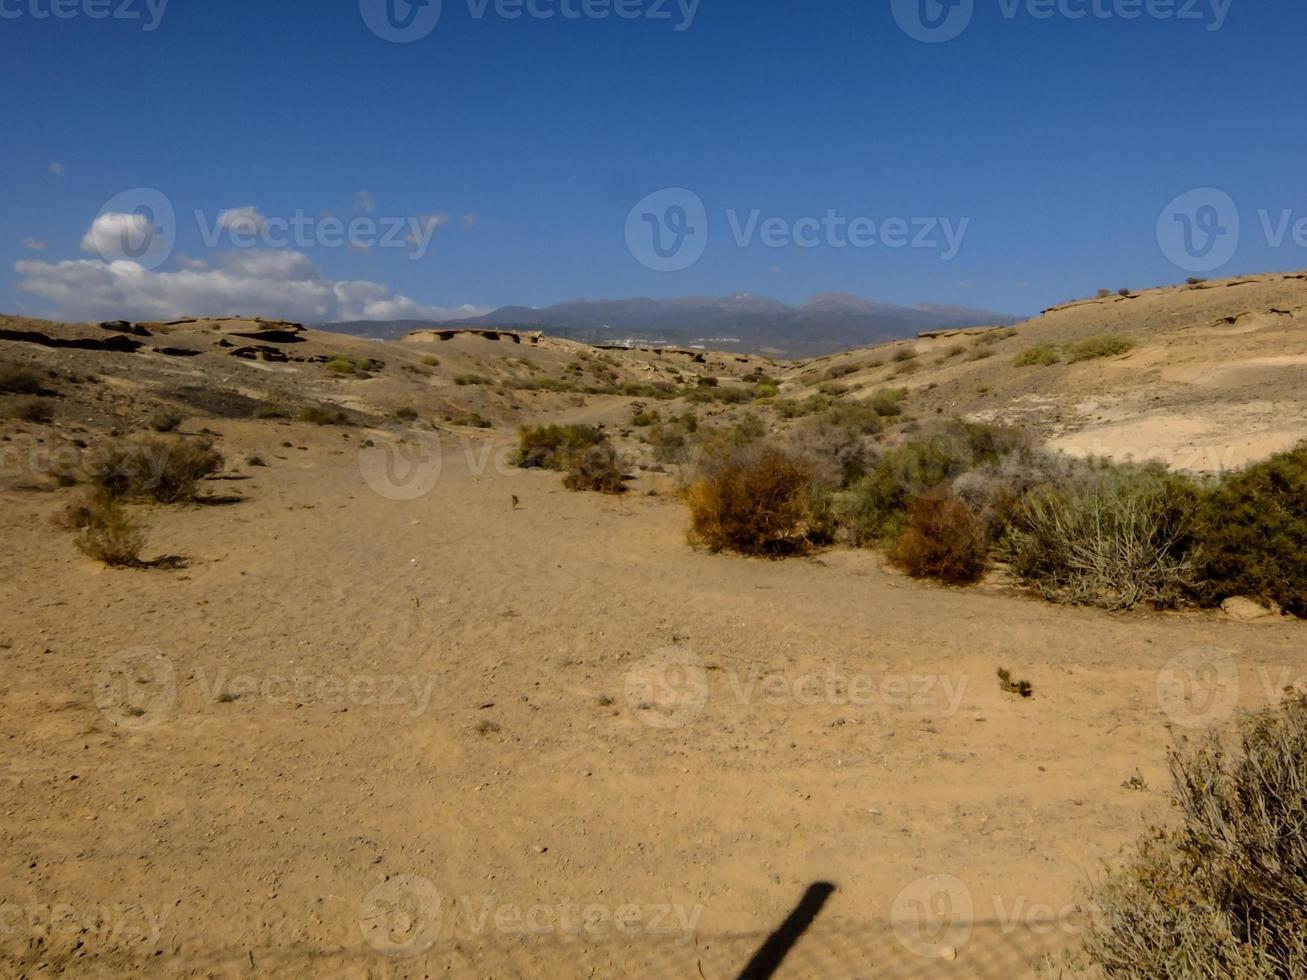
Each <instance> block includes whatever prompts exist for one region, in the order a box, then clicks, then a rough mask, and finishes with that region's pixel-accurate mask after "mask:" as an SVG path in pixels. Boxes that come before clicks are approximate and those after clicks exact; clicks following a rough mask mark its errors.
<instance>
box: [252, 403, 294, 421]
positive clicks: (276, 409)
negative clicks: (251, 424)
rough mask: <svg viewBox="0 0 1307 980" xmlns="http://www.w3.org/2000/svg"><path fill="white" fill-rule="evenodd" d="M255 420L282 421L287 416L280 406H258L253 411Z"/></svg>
mask: <svg viewBox="0 0 1307 980" xmlns="http://www.w3.org/2000/svg"><path fill="white" fill-rule="evenodd" d="M254 417H255V418H256V419H284V418H288V417H289V416H288V414H287V412H286V410H285V409H284V408H282V407H281V406H280V405H260V406H259V407H258V408H256V409H255V410H254Z"/></svg>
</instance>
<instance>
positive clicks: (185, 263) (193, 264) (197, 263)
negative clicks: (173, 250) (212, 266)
mask: <svg viewBox="0 0 1307 980" xmlns="http://www.w3.org/2000/svg"><path fill="white" fill-rule="evenodd" d="M177 261H178V262H180V263H181V264H182V268H183V269H190V270H191V271H192V272H198V271H199V270H200V269H207V268H208V267H209V263H208V262H205V261H204V259H193V258H191V257H190V256H189V255H179V256H177Z"/></svg>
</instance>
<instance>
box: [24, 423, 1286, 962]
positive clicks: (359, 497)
mask: <svg viewBox="0 0 1307 980" xmlns="http://www.w3.org/2000/svg"><path fill="white" fill-rule="evenodd" d="M217 427H218V428H220V429H221V430H222V431H223V433H224V435H225V439H226V440H227V442H228V443H236V442H238V444H239V445H240V446H242V447H244V448H248V449H251V450H257V451H259V452H260V453H261V454H262V455H264V457H265V458H266V459H267V461H268V463H269V464H270V465H269V467H268V468H266V469H249V468H245V469H244V472H245V474H247V475H248V476H249V477H250V479H247V480H238V481H231V482H224V483H221V484H214V487H215V491H216V492H221V493H227V494H230V493H235V494H238V495H240V496H242V497H245V498H246V500H245V502H243V503H236V504H231V505H227V506H203V507H199V506H191V507H182V508H172V509H155V510H153V511H151V512H150V516H149V521H150V525H151V527H152V535H151V547H150V549H148V550H149V551H150V552H151V553H153V552H175V553H181V554H184V555H186V556H188V557H189V558H190V559H191V565H190V567H189V568H188V569H187V570H185V571H182V572H172V573H169V572H162V571H136V570H104V569H102V568H100V567H98V566H96V565H95V564H93V563H91V562H89V561H87V560H85V559H83V558H82V557H81V556H80V555H78V554H77V552H76V551H75V550H74V549H73V547H72V545H71V543H70V541H69V539H68V537H67V535H65V534H63V533H57V532H54V531H52V529H51V528H50V527H49V526H48V524H47V520H48V517H49V515H50V514H52V513H53V512H54V511H55V510H56V509H57V508H58V507H59V506H60V504H61V502H62V500H63V499H64V497H65V494H66V492H61V493H54V494H50V493H47V494H38V493H22V492H13V491H6V492H4V493H3V494H0V498H2V500H3V503H2V507H3V510H2V513H3V515H4V517H3V520H4V523H5V533H6V537H7V539H8V547H6V548H5V549H4V552H3V554H2V555H0V606H2V607H3V609H4V610H5V616H4V619H3V623H2V625H0V664H2V665H3V670H0V786H3V792H2V793H0V812H2V814H3V819H2V820H0V974H3V975H5V976H45V975H53V974H57V973H61V972H63V973H67V974H69V975H77V976H119V975H124V974H125V973H127V972H129V971H130V972H133V973H137V974H143V975H160V976H194V977H200V976H231V977H238V976H274V975H275V976H303V977H309V976H351V977H389V976H397V977H398V976H402V977H409V976H412V977H421V976H435V975H442V976H443V975H448V976H470V977H472V976H475V977H505V976H523V977H528V976H529V977H539V976H547V977H552V976H557V977H575V976H605V977H608V976H611V977H618V976H648V977H694V976H701V977H704V978H710V980H715V978H727V977H734V976H737V975H738V974H739V973H740V971H741V970H742V969H743V968H744V966H745V964H746V963H747V962H748V961H749V959H750V957H751V956H753V955H754V953H755V952H756V951H757V950H758V948H759V947H760V946H761V945H762V944H763V942H764V941H765V940H766V939H767V937H768V935H769V933H771V932H772V930H774V929H776V928H777V927H778V926H779V925H780V924H781V922H782V920H784V919H785V917H786V916H787V915H788V914H789V913H790V912H791V910H792V909H793V908H794V907H795V906H796V904H797V903H798V902H799V901H800V899H801V897H802V896H803V895H804V893H805V890H807V889H808V888H809V887H810V886H812V885H814V883H818V882H829V883H831V884H832V885H834V886H835V890H834V892H833V893H832V894H831V895H830V896H829V897H828V899H827V900H826V902H825V904H824V906H823V907H822V908H821V910H820V912H819V914H817V915H816V918H815V921H814V923H813V925H812V927H811V928H810V929H809V930H808V931H807V933H806V934H805V935H803V936H802V938H801V939H799V940H798V942H797V945H795V947H794V948H793V949H792V950H791V951H790V952H789V955H788V956H787V957H786V959H785V961H784V964H783V966H782V967H781V969H780V972H778V973H777V974H776V975H777V976H782V977H915V976H933V975H940V976H958V977H1004V978H1006V977H1013V976H1021V975H1023V973H1024V972H1026V971H1028V970H1029V968H1030V967H1031V965H1032V964H1035V963H1037V962H1038V961H1039V959H1040V956H1041V954H1042V953H1044V952H1046V951H1053V952H1057V951H1059V950H1061V949H1062V948H1065V947H1067V946H1071V945H1074V943H1075V942H1076V939H1077V937H1078V935H1079V933H1080V930H1081V929H1082V928H1083V923H1084V915H1083V912H1082V911H1081V910H1080V909H1079V906H1078V904H1077V903H1078V902H1079V901H1080V900H1081V899H1082V897H1083V888H1084V886H1085V884H1086V883H1087V882H1089V881H1091V880H1092V879H1093V878H1094V877H1095V876H1096V875H1097V874H1098V873H1099V871H1100V869H1101V867H1102V862H1104V861H1107V860H1111V859H1113V858H1114V857H1116V856H1117V855H1118V853H1119V851H1120V849H1121V847H1122V846H1123V845H1125V844H1126V843H1127V842H1128V841H1130V840H1132V839H1134V838H1135V837H1136V836H1137V835H1138V834H1139V833H1140V832H1141V831H1142V830H1144V828H1145V827H1146V826H1147V825H1148V824H1149V823H1150V822H1155V821H1158V820H1163V819H1166V818H1167V815H1168V805H1167V803H1166V799H1165V787H1166V772H1165V747H1166V744H1167V743H1168V741H1169V739H1170V738H1171V737H1172V735H1173V734H1176V733H1181V734H1182V733H1185V732H1190V731H1195V730H1198V729H1199V728H1201V727H1202V726H1205V725H1207V724H1211V723H1217V722H1223V721H1226V720H1228V718H1229V717H1230V713H1231V711H1232V710H1233V708H1234V704H1235V702H1236V701H1237V702H1238V703H1239V704H1242V705H1244V706H1248V707H1251V706H1255V705H1260V704H1263V703H1266V701H1267V700H1268V699H1270V698H1273V697H1274V696H1275V692H1276V691H1278V690H1281V689H1283V687H1284V686H1285V684H1286V683H1290V682H1293V681H1296V680H1297V679H1298V677H1299V675H1302V674H1304V673H1307V666H1304V664H1303V660H1302V653H1301V651H1302V636H1303V634H1302V631H1301V626H1300V625H1298V624H1291V623H1287V622H1277V623H1273V624H1271V625H1261V626H1258V625H1253V626H1240V625H1235V624H1233V623H1230V622H1228V621H1226V620H1225V619H1224V618H1222V617H1221V616H1220V615H1212V614H1182V615H1181V614H1177V615H1152V614H1139V613H1137V614H1129V615H1119V616H1117V615H1109V614H1106V613H1102V612H1099V611H1091V610H1073V609H1065V608H1059V607H1054V606H1051V605H1046V604H1043V603H1040V602H1037V601H1033V600H1030V599H1026V598H1022V597H1016V596H1012V595H1006V594H998V593H997V591H996V590H989V591H986V590H983V589H971V590H963V591H959V590H949V589H944V588H938V587H932V586H928V585H922V584H918V583H915V582H912V581H909V580H907V579H905V578H903V577H901V576H898V575H896V574H894V573H892V572H890V571H887V570H885V569H883V568H881V567H880V562H879V561H878V559H877V558H876V556H875V555H873V554H871V553H868V552H852V551H842V550H837V551H833V552H829V553H827V554H824V555H821V556H819V557H816V558H814V559H811V560H797V561H789V562H783V563H768V562H763V561H754V560H748V559H742V558H735V557H728V556H711V555H707V554H704V553H701V552H696V551H694V550H692V549H690V548H689V547H688V546H687V544H686V540H685V519H684V515H683V511H682V509H681V507H680V505H679V504H678V503H677V502H676V501H675V500H674V499H671V498H670V497H669V496H667V495H666V494H665V493H663V494H660V495H658V496H650V495H648V494H647V491H648V490H649V489H650V488H651V487H652V484H649V483H647V482H645V483H642V484H640V485H639V486H638V487H637V489H636V490H635V491H634V492H632V493H630V494H628V495H627V496H626V497H624V498H620V499H611V498H601V497H598V496H595V495H591V494H574V493H568V492H566V491H564V490H563V489H562V487H561V485H560V480H559V478H558V476H557V474H544V475H541V474H534V475H532V474H526V473H522V472H519V471H514V470H510V469H507V468H506V467H503V466H501V465H497V464H496V462H495V459H496V457H495V456H494V455H493V454H491V453H487V452H486V448H487V447H493V445H494V444H493V443H492V442H490V441H489V439H490V437H489V436H487V439H486V440H473V441H468V442H460V441H459V440H457V439H454V438H452V437H449V436H445V437H444V439H443V441H442V443H441V444H440V450H441V452H440V456H439V459H440V466H439V472H438V474H437V473H436V467H435V465H434V462H431V461H432V460H434V459H435V457H434V456H432V455H428V456H427V457H425V458H426V459H427V460H428V463H426V464H421V465H419V466H418V468H417V470H416V471H414V472H416V474H417V476H416V478H415V479H416V482H415V481H414V479H409V477H410V476H412V473H409V472H408V471H407V470H405V469H404V465H405V461H404V460H403V459H399V458H398V457H397V458H396V459H397V462H396V464H395V465H396V467H397V468H396V469H394V470H393V473H397V474H400V475H399V476H395V475H392V476H387V475H386V473H387V471H386V468H385V467H386V457H385V455H384V453H383V454H382V455H377V454H376V453H364V454H363V455H362V456H360V453H359V449H358V447H359V441H358V435H357V433H356V435H355V436H354V437H353V438H352V439H348V440H347V439H345V438H343V436H342V433H341V432H340V431H338V430H332V429H310V428H306V427H302V426H284V425H266V424H264V425H259V424H255V423H236V422H225V423H221V424H220V425H218V426H217ZM507 435H508V434H507V433H501V434H500V437H499V438H500V439H501V440H502V439H504V438H507ZM287 438H289V439H290V440H291V441H293V442H294V443H295V444H296V445H297V446H300V445H302V446H304V447H305V448H304V449H296V448H291V449H287V448H283V447H282V446H281V445H280V441H281V440H282V439H287ZM428 448H429V449H434V447H428ZM380 451H381V450H380V449H379V450H378V451H377V452H380ZM424 480H425V482H423V481H424ZM422 490H425V491H426V492H423V493H419V491H422ZM408 496H411V497H413V498H414V499H398V498H402V497H408ZM514 498H516V503H515V501H514ZM1000 666H1004V667H1008V668H1010V669H1011V670H1012V671H1013V672H1014V673H1015V674H1017V676H1018V677H1021V678H1028V679H1029V680H1030V681H1031V682H1032V683H1033V684H1034V690H1035V696H1034V697H1033V698H1032V699H1030V700H1021V699H1019V698H1016V697H1015V696H1013V695H1009V694H1006V693H1004V692H1003V691H1001V690H1000V689H999V686H998V684H997V681H996V679H995V670H996V668H998V667H1000ZM1132 777H1133V780H1134V781H1133V784H1132V785H1126V784H1127V783H1130V782H1131V781H1132Z"/></svg>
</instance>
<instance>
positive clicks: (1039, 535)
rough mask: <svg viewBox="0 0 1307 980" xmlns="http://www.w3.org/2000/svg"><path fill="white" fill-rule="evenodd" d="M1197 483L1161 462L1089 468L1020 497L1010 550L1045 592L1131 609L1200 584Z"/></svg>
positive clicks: (1170, 601)
mask: <svg viewBox="0 0 1307 980" xmlns="http://www.w3.org/2000/svg"><path fill="white" fill-rule="evenodd" d="M1198 502H1199V491H1198V488H1197V487H1196V486H1195V485H1194V484H1192V483H1191V482H1190V481H1189V480H1187V479H1186V478H1184V477H1181V476H1177V475H1175V474H1172V473H1168V472H1167V471H1166V470H1165V469H1163V468H1162V467H1157V466H1146V467H1126V466H1121V467H1117V466H1100V467H1097V468H1086V469H1084V470H1082V471H1080V472H1078V473H1076V474H1074V475H1073V476H1072V477H1071V478H1070V479H1068V480H1065V481H1063V482H1062V484H1061V485H1059V486H1052V485H1046V486H1041V487H1037V488H1036V489H1035V490H1033V491H1032V492H1031V493H1030V494H1028V495H1027V496H1026V498H1025V499H1024V500H1023V501H1022V502H1021V505H1020V506H1019V507H1018V508H1017V512H1016V515H1015V518H1014V526H1013V529H1012V532H1011V533H1010V535H1009V536H1008V539H1007V542H1006V549H1007V552H1008V558H1009V560H1010V562H1011V564H1012V570H1013V572H1015V573H1016V574H1017V575H1018V576H1020V577H1021V578H1023V579H1025V580H1026V581H1027V582H1028V583H1030V584H1031V585H1033V586H1034V587H1035V588H1036V589H1037V590H1038V591H1039V592H1040V594H1042V595H1043V596H1044V597H1045V598H1047V599H1051V600H1053V601H1056V602H1070V603H1077V604H1085V605H1096V606H1102V607H1104V608H1106V609H1128V608H1131V607H1133V606H1137V605H1140V604H1143V603H1148V604H1151V605H1153V606H1157V607H1163V608H1165V607H1170V606H1174V605H1176V604H1177V603H1178V602H1179V601H1180V600H1181V599H1182V598H1184V597H1185V596H1186V595H1187V594H1189V593H1190V592H1191V590H1192V589H1193V588H1194V584H1195V578H1196V571H1197V561H1196V553H1195V548H1196V544H1197V541H1196V538H1195V533H1194V532H1195V520H1196V512H1197V508H1198Z"/></svg>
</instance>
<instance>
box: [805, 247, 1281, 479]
mask: <svg viewBox="0 0 1307 980" xmlns="http://www.w3.org/2000/svg"><path fill="white" fill-rule="evenodd" d="M1103 333H1117V334H1123V335H1125V336H1127V337H1129V338H1131V339H1132V340H1134V341H1135V343H1136V345H1137V346H1136V347H1135V349H1134V350H1132V351H1131V352H1130V353H1128V354H1126V355H1124V356H1120V357H1113V358H1108V359H1105V360H1096V361H1085V362H1081V363H1078V364H1068V363H1061V364H1055V365H1051V366H1046V367H1020V368H1019V367H1016V366H1014V364H1013V361H1014V359H1015V358H1016V356H1017V355H1018V354H1020V353H1021V352H1022V351H1024V350H1026V349H1028V348H1031V347H1034V346H1052V347H1061V346H1063V345H1066V344H1073V343H1076V342H1078V341H1082V340H1085V339H1087V338H1089V337H1092V336H1094V335H1097V334H1103ZM1000 335H1001V336H1004V337H1005V339H1002V340H1000V341H998V342H997V343H992V342H991V341H993V340H994V337H993V336H990V337H984V336H982V335H980V334H977V333H976V332H971V331H963V332H957V333H954V334H951V335H948V336H940V337H929V338H922V339H919V340H917V341H904V342H901V343H898V344H894V345H888V346H886V347H882V348H872V349H870V350H866V351H851V352H849V353H847V354H841V355H836V356H834V357H829V358H822V359H820V360H819V361H815V362H807V363H805V364H801V365H798V366H796V367H795V369H794V371H793V372H792V373H791V374H790V375H789V377H791V378H792V379H793V380H794V381H796V382H799V383H803V384H806V385H808V386H812V385H816V384H817V383H819V382H820V380H821V379H822V378H823V377H824V376H825V375H826V374H827V372H830V371H831V370H832V369H834V370H835V371H836V372H837V373H838V372H840V371H843V370H846V369H849V368H853V369H856V370H854V372H853V373H852V374H850V375H848V376H846V377H841V378H839V381H840V383H841V384H845V385H848V386H849V387H851V388H852V389H854V397H858V396H859V395H860V394H864V393H865V394H870V393H871V392H873V391H875V390H876V389H877V388H878V387H880V386H882V385H885V384H893V385H897V386H902V387H905V388H907V389H908V391H909V392H910V393H911V398H910V405H911V406H912V408H913V410H914V411H915V412H917V414H919V415H922V416H928V415H930V414H934V413H939V414H943V415H946V416H958V415H966V416H970V417H973V418H976V419H980V420H985V421H1001V422H1010V423H1017V424H1021V425H1025V426H1028V427H1031V428H1033V429H1036V430H1037V431H1039V432H1041V433H1042V434H1044V435H1045V436H1047V437H1048V438H1049V439H1050V442H1051V445H1052V446H1054V447H1055V448H1058V449H1061V450H1064V451H1066V452H1069V453H1073V454H1076V455H1081V456H1084V455H1097V456H1108V457H1111V458H1115V459H1118V460H1120V459H1127V458H1134V459H1157V460H1161V461H1162V462H1165V463H1166V464H1168V465H1170V466H1173V467H1179V468H1184V469H1190V470H1195V471H1201V472H1214V471H1218V470H1221V469H1231V468H1238V467H1241V466H1244V465H1246V464H1248V463H1250V462H1254V461H1256V460H1258V459H1261V458H1264V457H1265V456H1267V455H1270V454H1271V453H1274V452H1278V451H1280V450H1282V449H1287V448H1289V447H1291V446H1293V445H1294V444H1295V443H1297V442H1299V441H1301V440H1302V439H1303V438H1304V436H1307V273H1292V274H1267V275H1260V276H1248V277H1242V278H1238V279H1226V280H1220V281H1214V282H1210V283H1202V284H1200V285H1198V286H1174V287H1165V288H1160V289H1152V290H1147V291H1145V292H1141V293H1134V294H1131V295H1130V296H1128V297H1121V296H1117V295H1112V296H1109V297H1106V298H1103V299H1092V300H1084V301H1080V302H1077V303H1072V304H1068V305H1066V306H1062V307H1058V308H1055V309H1052V310H1049V311H1047V312H1046V313H1045V314H1044V315H1043V316H1040V317H1036V318H1035V319H1032V320H1029V321H1027V322H1025V323H1022V324H1018V325H1017V327H1016V329H1015V330H1013V331H1002V332H1001V333H1000ZM900 352H904V353H903V354H900ZM908 353H911V354H912V355H915V358H914V360H913V361H912V362H911V363H909V364H907V365H906V368H905V365H904V364H903V363H902V362H897V361H895V360H894V359H893V358H894V355H896V354H899V356H906V355H907V354H908ZM905 370H906V371H909V372H910V373H903V372H904V371H905Z"/></svg>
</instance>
